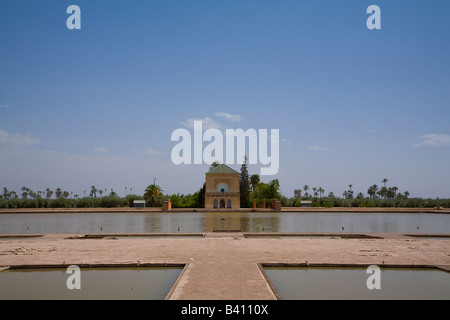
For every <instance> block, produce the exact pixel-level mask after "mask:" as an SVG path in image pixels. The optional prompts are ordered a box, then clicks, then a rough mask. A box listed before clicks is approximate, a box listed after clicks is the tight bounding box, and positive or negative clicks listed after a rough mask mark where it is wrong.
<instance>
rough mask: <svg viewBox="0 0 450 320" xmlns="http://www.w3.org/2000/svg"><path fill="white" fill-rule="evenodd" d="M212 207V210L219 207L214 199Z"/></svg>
mask: <svg viewBox="0 0 450 320" xmlns="http://www.w3.org/2000/svg"><path fill="white" fill-rule="evenodd" d="M213 207H214V209H217V208H218V207H219V203H218V201H217V199H214V205H213Z"/></svg>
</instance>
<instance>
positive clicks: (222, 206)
mask: <svg viewBox="0 0 450 320" xmlns="http://www.w3.org/2000/svg"><path fill="white" fill-rule="evenodd" d="M224 208H225V200H224V199H220V209H224Z"/></svg>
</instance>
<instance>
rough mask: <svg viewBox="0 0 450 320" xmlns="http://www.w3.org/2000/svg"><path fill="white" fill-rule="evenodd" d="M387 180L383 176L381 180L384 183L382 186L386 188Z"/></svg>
mask: <svg viewBox="0 0 450 320" xmlns="http://www.w3.org/2000/svg"><path fill="white" fill-rule="evenodd" d="M388 181H389V180H388V179H386V178H384V179H383V180H382V181H381V182H383V183H384V187H385V188H386V183H387V182H388Z"/></svg>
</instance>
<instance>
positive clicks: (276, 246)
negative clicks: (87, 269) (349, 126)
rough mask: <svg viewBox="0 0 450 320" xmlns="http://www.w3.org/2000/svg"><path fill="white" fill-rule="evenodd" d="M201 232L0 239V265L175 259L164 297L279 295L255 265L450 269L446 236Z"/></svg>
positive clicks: (449, 245) (144, 262)
mask: <svg viewBox="0 0 450 320" xmlns="http://www.w3.org/2000/svg"><path fill="white" fill-rule="evenodd" d="M103 236H104V237H103ZM199 236H202V237H188V236H185V237H177V238H171V237H155V236H143V237H125V236H119V235H102V238H95V237H91V238H89V237H86V238H85V237H83V236H82V235H78V234H47V235H43V236H38V237H29V238H24V237H20V238H19V235H18V236H17V238H15V237H11V238H5V237H0V271H1V268H8V267H38V266H68V265H71V264H75V265H79V266H109V265H130V266H132V265H174V264H175V265H184V266H185V268H184V270H183V272H182V273H181V275H180V277H179V279H178V281H177V282H176V284H175V285H174V287H173V288H172V290H171V292H170V293H169V295H168V296H167V299H176V300H178V299H180V300H181V299H188V300H195V299H211V300H223V299H242V300H246V299H267V300H270V299H276V295H275V293H274V292H273V290H272V289H271V287H270V285H269V284H268V282H267V280H266V278H265V277H264V274H263V273H262V271H261V269H260V267H259V265H260V264H272V265H273V264H275V265H309V266H317V265H347V266H357V265H360V266H368V265H371V264H376V265H379V266H380V267H383V266H405V267H406V266H411V267H412V266H414V267H419V266H429V267H436V266H440V267H442V268H444V269H446V270H450V238H449V240H445V239H439V240H438V239H433V238H427V239H425V238H420V237H408V236H405V235H399V234H368V235H365V237H362V235H353V237H350V238H345V237H344V238H333V235H330V237H328V238H320V237H318V238H309V237H306V236H305V237H286V236H285V237H269V236H267V237H258V238H250V237H244V234H242V233H238V232H224V233H220V232H216V233H214V232H213V233H207V234H204V235H202V234H200V235H199ZM340 236H345V234H340ZM349 236H352V235H351V234H349ZM371 236H374V237H371Z"/></svg>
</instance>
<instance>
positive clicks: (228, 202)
mask: <svg viewBox="0 0 450 320" xmlns="http://www.w3.org/2000/svg"><path fill="white" fill-rule="evenodd" d="M227 209H231V199H228V200H227Z"/></svg>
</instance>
